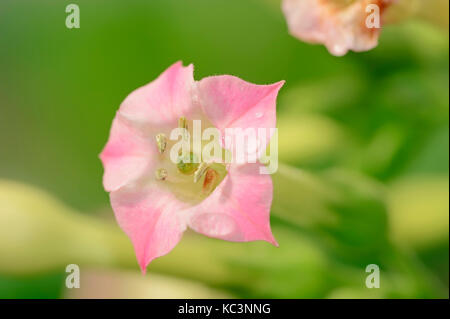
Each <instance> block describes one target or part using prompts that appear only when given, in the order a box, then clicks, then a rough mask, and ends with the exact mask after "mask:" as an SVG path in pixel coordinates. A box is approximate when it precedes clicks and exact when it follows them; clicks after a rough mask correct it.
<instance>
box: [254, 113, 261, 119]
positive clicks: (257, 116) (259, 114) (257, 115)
mask: <svg viewBox="0 0 450 319" xmlns="http://www.w3.org/2000/svg"><path fill="white" fill-rule="evenodd" d="M255 116H256V118H257V119H259V118H261V117H262V116H263V114H262V113H261V112H258V113H256V114H255Z"/></svg>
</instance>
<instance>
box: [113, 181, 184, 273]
mask: <svg viewBox="0 0 450 319" xmlns="http://www.w3.org/2000/svg"><path fill="white" fill-rule="evenodd" d="M110 199H111V206H112V208H113V210H114V213H115V216H116V219H117V222H118V224H119V225H120V227H121V228H122V229H123V231H124V232H125V233H126V234H127V235H128V237H130V239H131V241H132V243H133V246H134V249H135V252H136V257H137V260H138V263H139V266H140V267H141V270H142V272H143V273H144V274H145V271H146V268H147V265H148V264H149V263H150V262H151V261H152V260H153V259H155V258H157V257H160V256H163V255H165V254H167V253H168V252H169V251H171V250H172V249H173V248H174V247H175V246H176V244H177V243H178V242H179V241H180V239H181V237H182V234H183V232H184V230H185V229H186V222H185V221H184V220H182V219H181V218H180V216H181V215H180V214H179V211H180V210H182V209H183V207H184V204H183V203H181V202H180V201H178V200H177V199H176V198H174V196H173V195H172V194H171V193H170V192H169V191H166V190H164V189H162V188H158V187H156V186H155V185H152V186H150V187H147V188H145V189H144V188H142V186H127V187H124V188H121V189H120V190H118V191H115V192H112V193H110Z"/></svg>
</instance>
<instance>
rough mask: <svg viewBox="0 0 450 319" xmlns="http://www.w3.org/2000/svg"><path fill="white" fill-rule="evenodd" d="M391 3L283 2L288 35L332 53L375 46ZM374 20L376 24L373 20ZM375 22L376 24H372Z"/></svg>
mask: <svg viewBox="0 0 450 319" xmlns="http://www.w3.org/2000/svg"><path fill="white" fill-rule="evenodd" d="M393 2H394V0H283V3H282V9H283V12H284V15H285V17H286V20H287V23H288V27H289V31H290V33H291V34H292V35H293V36H295V37H297V38H299V39H300V40H303V41H305V42H309V43H321V44H323V45H325V46H326V47H327V49H328V51H330V53H331V54H333V55H336V56H342V55H344V54H346V53H347V51H348V50H352V51H356V52H361V51H368V50H371V49H373V48H374V47H376V46H377V44H378V37H379V34H380V26H381V22H380V23H376V22H379V21H381V18H382V15H383V12H384V11H385V9H386V8H387V7H388V6H389V5H390V4H392V3H393ZM373 20H376V21H373ZM374 22H375V23H374Z"/></svg>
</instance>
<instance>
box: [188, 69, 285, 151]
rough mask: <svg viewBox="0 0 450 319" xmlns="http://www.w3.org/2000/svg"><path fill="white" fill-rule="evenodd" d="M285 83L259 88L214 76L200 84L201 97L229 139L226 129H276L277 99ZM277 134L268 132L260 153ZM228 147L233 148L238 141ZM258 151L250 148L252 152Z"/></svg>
mask: <svg viewBox="0 0 450 319" xmlns="http://www.w3.org/2000/svg"><path fill="white" fill-rule="evenodd" d="M283 84H284V81H280V82H277V83H274V84H270V85H256V84H252V83H249V82H246V81H244V80H242V79H240V78H237V77H235V76H231V75H222V76H211V77H207V78H204V79H202V80H201V81H199V82H198V83H197V96H198V102H199V103H200V106H201V108H202V109H203V112H204V113H205V114H206V116H207V117H208V119H209V120H210V121H211V122H212V124H213V125H214V126H215V127H216V128H218V129H219V130H220V132H221V133H222V136H225V129H226V128H241V129H243V130H245V129H247V128H255V129H256V130H255V134H258V131H257V129H258V128H264V129H266V130H267V129H270V128H275V126H276V113H275V112H276V99H277V95H278V91H279V90H280V88H281V87H282V86H283ZM272 133H273V132H270V131H268V132H266V136H265V138H264V140H263V141H261V142H262V145H259V146H260V147H259V148H258V147H257V148H256V149H257V150H258V152H259V153H261V151H263V150H264V149H265V147H266V146H267V144H268V143H269V141H270V138H271V135H272ZM228 143H229V144H228V146H227V148H233V147H234V146H233V145H234V140H230V141H228ZM252 149H254V148H253V147H252V146H250V145H249V146H248V149H247V151H248V153H251V152H252Z"/></svg>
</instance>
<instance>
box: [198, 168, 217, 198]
mask: <svg viewBox="0 0 450 319" xmlns="http://www.w3.org/2000/svg"><path fill="white" fill-rule="evenodd" d="M218 180H219V173H217V172H216V170H214V169H212V168H208V170H207V171H206V175H205V180H204V181H203V189H202V190H203V193H205V194H208V195H209V194H211V193H212V192H213V190H214V189H215V188H216V186H217V181H218Z"/></svg>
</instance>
